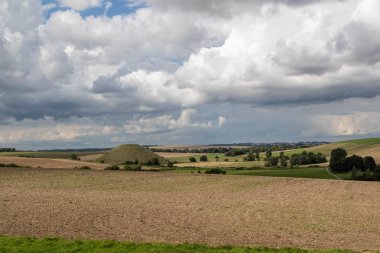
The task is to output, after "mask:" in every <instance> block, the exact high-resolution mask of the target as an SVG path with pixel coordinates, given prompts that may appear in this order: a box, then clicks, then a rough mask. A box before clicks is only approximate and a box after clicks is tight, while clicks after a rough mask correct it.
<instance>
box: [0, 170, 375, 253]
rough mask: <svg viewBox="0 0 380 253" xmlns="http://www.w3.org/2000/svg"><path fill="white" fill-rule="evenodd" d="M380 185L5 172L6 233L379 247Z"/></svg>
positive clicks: (1, 229) (1, 178) (0, 176)
mask: <svg viewBox="0 0 380 253" xmlns="http://www.w3.org/2000/svg"><path fill="white" fill-rule="evenodd" d="M379 210H380V184H379V183H371V182H355V181H337V180H310V179H289V178H271V177H244V176H217V175H191V174H175V173H148V172H140V173H139V172H120V171H119V172H115V171H96V170H90V171H79V170H75V171H73V170H42V169H21V168H14V169H11V168H2V169H0V234H1V235H22V236H39V237H45V236H59V237H64V238H68V239H73V238H75V239H115V240H123V241H134V242H169V243H180V242H192V243H206V244H210V245H220V244H223V245H250V246H272V247H301V248H341V249H347V248H348V249H354V250H380V241H379V235H380V212H379Z"/></svg>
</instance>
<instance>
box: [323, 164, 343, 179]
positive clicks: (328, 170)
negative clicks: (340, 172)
mask: <svg viewBox="0 0 380 253" xmlns="http://www.w3.org/2000/svg"><path fill="white" fill-rule="evenodd" d="M326 171H327V173H329V174H330V175H331V176H333V177H335V178H336V179H338V180H343V179H342V178H340V177H338V176H337V175H335V174H334V173H332V172H331V171H330V169H329V167H327V168H326Z"/></svg>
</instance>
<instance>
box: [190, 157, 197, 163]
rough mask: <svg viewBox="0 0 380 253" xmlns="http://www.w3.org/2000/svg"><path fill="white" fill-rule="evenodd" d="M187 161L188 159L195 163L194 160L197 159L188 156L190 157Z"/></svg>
mask: <svg viewBox="0 0 380 253" xmlns="http://www.w3.org/2000/svg"><path fill="white" fill-rule="evenodd" d="M189 161H190V162H191V163H195V162H196V161H197V159H195V157H190V158H189Z"/></svg>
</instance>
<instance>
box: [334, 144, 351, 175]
mask: <svg viewBox="0 0 380 253" xmlns="http://www.w3.org/2000/svg"><path fill="white" fill-rule="evenodd" d="M346 157H347V151H346V150H344V149H343V148H336V149H333V150H331V156H330V169H331V170H332V171H334V172H347V171H349V168H346V167H345V160H346Z"/></svg>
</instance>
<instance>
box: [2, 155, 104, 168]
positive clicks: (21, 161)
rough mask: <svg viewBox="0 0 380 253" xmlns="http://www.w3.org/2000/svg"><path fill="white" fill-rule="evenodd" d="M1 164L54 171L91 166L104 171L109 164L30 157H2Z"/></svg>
mask: <svg viewBox="0 0 380 253" xmlns="http://www.w3.org/2000/svg"><path fill="white" fill-rule="evenodd" d="M0 163H3V164H10V163H14V164H17V165H19V166H27V167H32V168H38V167H41V168H52V169H73V168H75V167H78V168H79V167H82V166H89V167H91V168H93V169H99V170H101V169H104V168H105V167H107V166H108V165H107V164H99V163H88V162H81V161H74V160H67V159H49V158H28V157H12V156H0Z"/></svg>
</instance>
